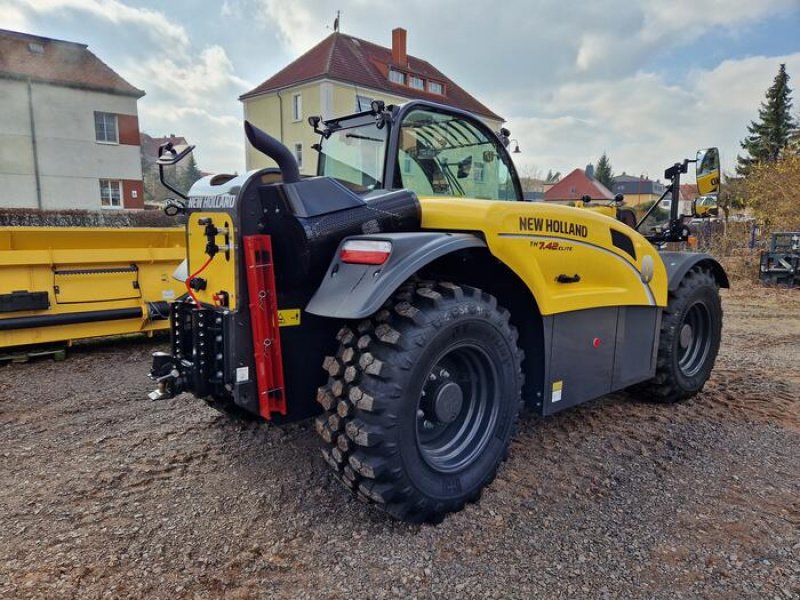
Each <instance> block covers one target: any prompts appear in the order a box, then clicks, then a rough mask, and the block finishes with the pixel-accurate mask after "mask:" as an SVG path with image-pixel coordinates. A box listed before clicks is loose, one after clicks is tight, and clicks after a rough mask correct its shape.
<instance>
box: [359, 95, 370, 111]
mask: <svg viewBox="0 0 800 600" xmlns="http://www.w3.org/2000/svg"><path fill="white" fill-rule="evenodd" d="M372 100H373V98H370V97H369V96H359V95H356V112H364V111H365V110H372Z"/></svg>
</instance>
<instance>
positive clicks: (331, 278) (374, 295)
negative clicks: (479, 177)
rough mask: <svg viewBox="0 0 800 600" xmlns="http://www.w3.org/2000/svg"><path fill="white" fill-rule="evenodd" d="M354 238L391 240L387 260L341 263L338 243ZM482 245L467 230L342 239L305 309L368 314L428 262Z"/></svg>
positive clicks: (347, 315)
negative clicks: (356, 263) (374, 262)
mask: <svg viewBox="0 0 800 600" xmlns="http://www.w3.org/2000/svg"><path fill="white" fill-rule="evenodd" d="M356 239H357V240H385V241H389V242H391V243H392V254H391V256H390V257H389V260H388V261H386V263H385V264H383V265H377V266H375V265H355V264H347V263H343V262H341V261H340V260H339V253H340V250H341V247H342V245H343V244H344V243H345V242H347V241H348V240H356ZM485 246H486V244H485V243H484V242H483V240H481V239H480V238H478V237H476V236H474V235H471V234H468V233H440V232H431V233H427V232H412V233H385V234H375V235H356V236H351V237H348V238H345V239H343V240H342V242H341V243H340V244H339V248H338V249H337V250H336V254H335V256H334V258H333V261H332V262H331V265H330V267H328V270H327V272H326V273H325V277H324V278H323V280H322V283H321V284H320V286H319V288H318V289H317V291H316V293H315V294H314V296H313V297H312V298H311V300H310V301H309V303H308V306H306V309H305V310H306V312H310V313H312V314H315V315H319V316H322V317H335V318H340V319H362V318H364V317H368V316H369V315H371V314H373V313H374V312H375V311H377V310H378V309H379V308H380V307H381V305H382V304H383V303H384V302H386V300H387V299H388V298H389V296H391V295H392V293H394V291H395V290H396V289H397V288H398V287H399V286H400V284H401V283H403V282H404V281H405V280H407V279H408V278H409V277H411V276H412V275H413V274H414V273H416V272H417V271H419V270H420V269H421V268H422V267H424V266H425V265H427V264H428V263H430V262H432V261H434V260H436V259H437V258H439V257H441V256H445V255H446V254H450V253H452V252H456V251H458V250H464V249H466V248H481V247H485Z"/></svg>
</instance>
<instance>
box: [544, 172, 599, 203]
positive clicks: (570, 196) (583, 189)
mask: <svg viewBox="0 0 800 600" xmlns="http://www.w3.org/2000/svg"><path fill="white" fill-rule="evenodd" d="M583 196H590V197H591V198H592V200H613V199H614V194H612V193H611V191H610V190H609V189H608V188H607V187H606V186H604V185H603V184H602V183H600V182H599V181H597V180H596V179H590V178H589V177H587V176H586V173H585V172H584V170H583V169H575V170H574V171H572V173H570V174H569V175H567V176H566V177H564V178H563V179H562V180H561V181H559V182H558V183H556V184H555V185H553V187H551V188H550V189H549V190H547V191H546V192H545V193H544V199H545V200H547V201H555V200H561V201H564V200H580V199H581V198H582V197H583Z"/></svg>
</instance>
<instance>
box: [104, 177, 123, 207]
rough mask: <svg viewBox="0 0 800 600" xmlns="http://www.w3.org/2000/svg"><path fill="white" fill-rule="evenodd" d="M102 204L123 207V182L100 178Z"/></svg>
mask: <svg viewBox="0 0 800 600" xmlns="http://www.w3.org/2000/svg"><path fill="white" fill-rule="evenodd" d="M100 206H102V207H103V208H122V184H121V183H120V182H119V181H113V180H111V179H101V180H100Z"/></svg>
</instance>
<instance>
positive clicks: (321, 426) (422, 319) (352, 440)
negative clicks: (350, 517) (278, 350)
mask: <svg viewBox="0 0 800 600" xmlns="http://www.w3.org/2000/svg"><path fill="white" fill-rule="evenodd" d="M337 337H338V340H339V342H340V347H339V350H338V352H337V354H336V356H335V357H328V358H326V359H325V363H324V368H325V369H326V370H327V371H328V373H329V375H330V377H329V379H328V383H327V384H326V385H325V386H322V387H321V388H320V389H319V392H318V396H317V400H318V401H319V403H320V404H321V405H322V406H323V408H325V413H324V414H323V415H321V416H319V417H317V420H316V428H317V431H318V432H319V434H320V436H321V437H322V439H323V440H324V441H325V442H326V448H325V449H324V450H323V456H324V457H325V460H326V461H327V462H328V463H329V464H330V465H331V467H333V469H334V472H335V474H336V476H337V477H338V478H339V479H340V480H341V481H342V483H344V485H346V486H347V487H348V488H349V489H350V490H352V492H353V493H354V494H356V495H357V496H358V497H359V498H361V499H362V500H365V501H367V502H373V503H377V504H379V505H381V506H382V507H383V508H384V510H386V511H387V512H388V513H390V514H391V515H392V516H394V517H396V518H398V519H402V520H405V521H410V522H438V521H440V520H441V519H442V518H443V517H444V515H445V514H447V513H449V512H454V511H458V510H461V509H462V508H463V507H464V504H465V503H466V502H471V501H475V500H477V499H478V497H479V496H480V493H481V490H482V489H483V487H484V486H486V485H487V484H488V483H490V482H491V481H492V480H493V479H494V476H495V473H496V471H497V467H498V465H499V464H500V462H501V461H502V460H503V459H504V458H505V457H506V455H507V453H508V444H509V441H510V439H511V436H512V435H513V431H514V426H515V424H516V421H517V417H518V414H519V405H520V392H521V387H522V379H523V378H522V371H521V362H522V352H521V351H520V350H519V348H518V347H517V332H516V330H515V329H514V328H513V327H512V326H511V324H510V323H509V314H508V311H506V310H505V309H503V308H498V307H497V303H496V300H495V299H494V297H492V296H490V295H489V294H485V293H483V292H481V291H480V290H478V289H475V288H471V287H467V286H457V285H454V284H450V283H435V284H431V283H428V284H425V283H418V282H415V283H410V284H406V285H404V286H403V287H402V288H401V289H400V290H398V292H396V293H395V294H394V296H393V297H392V298H391V299H390V300H389V301H388V302H387V303H386V305H385V306H384V308H382V309H381V310H380V311H378V313H376V314H375V315H373V316H372V317H371V318H370V319H367V320H365V321H362V322H360V323H358V324H357V325H347V326H345V327H343V328H342V329H341V330H340V332H339V334H338V336H337Z"/></svg>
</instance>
